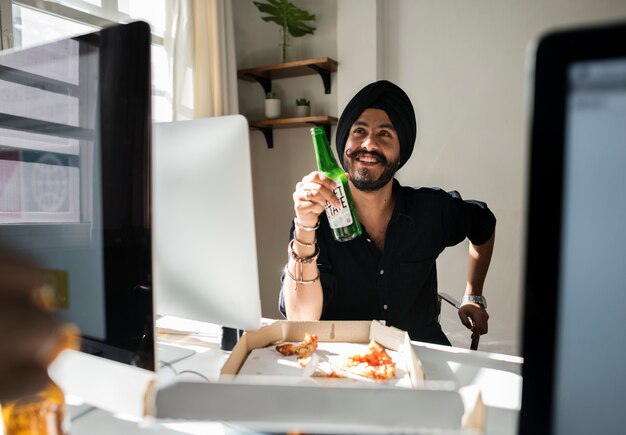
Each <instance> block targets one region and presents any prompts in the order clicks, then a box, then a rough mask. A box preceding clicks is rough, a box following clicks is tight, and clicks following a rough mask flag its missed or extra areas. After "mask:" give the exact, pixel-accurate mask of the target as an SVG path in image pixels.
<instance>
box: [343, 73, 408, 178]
mask: <svg viewBox="0 0 626 435" xmlns="http://www.w3.org/2000/svg"><path fill="white" fill-rule="evenodd" d="M365 109H380V110H384V111H385V112H386V113H387V116H389V120H390V121H391V123H392V124H393V127H394V129H395V130H396V132H397V134H398V138H399V139H400V167H402V166H403V165H404V164H405V163H406V162H407V160H409V157H411V153H413V146H414V145H415V136H416V135H417V123H416V122H415V111H414V110H413V105H412V104H411V100H410V99H409V96H408V95H407V94H406V93H405V92H404V91H403V90H402V89H400V87H398V86H396V85H394V84H393V83H391V82H388V81H387V80H379V81H377V82H374V83H370V84H369V85H367V86H365V87H364V88H363V89H361V90H360V91H359V92H358V93H357V94H356V95H355V96H354V97H352V99H351V100H350V102H349V103H348V105H347V106H346V108H345V109H344V111H343V113H342V114H341V117H340V118H339V122H338V123H337V137H336V141H335V142H336V146H337V155H338V156H339V160H340V161H341V162H343V152H344V149H345V148H346V141H347V140H348V135H349V134H350V128H351V127H352V124H354V122H355V121H356V120H357V119H358V118H359V116H361V113H363V111H364V110H365Z"/></svg>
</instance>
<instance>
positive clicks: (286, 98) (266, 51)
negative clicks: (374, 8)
mask: <svg viewBox="0 0 626 435" xmlns="http://www.w3.org/2000/svg"><path fill="white" fill-rule="evenodd" d="M296 4H297V6H298V7H301V8H303V9H305V10H307V11H309V12H311V13H312V14H314V15H315V16H316V22H315V27H316V28H317V30H316V32H315V35H313V36H311V35H307V36H304V37H301V38H295V39H292V40H291V47H289V51H288V59H287V60H297V59H306V58H311V57H330V58H333V59H337V44H336V39H337V38H336V35H337V2H336V1H334V0H300V1H296ZM233 12H234V16H235V42H236V50H237V68H239V69H241V68H250V67H255V66H261V65H270V64H273V63H279V62H280V49H279V39H280V38H279V32H278V26H277V25H276V24H274V23H266V22H265V21H262V20H261V18H260V17H261V14H260V12H259V11H258V9H257V8H256V6H254V4H253V3H252V1H251V0H235V1H233ZM331 85H332V93H331V94H329V95H326V94H325V93H324V87H323V84H322V79H321V78H320V77H319V75H311V76H306V77H297V78H291V79H284V80H277V81H274V82H273V84H272V90H274V91H275V92H276V93H277V94H278V96H279V97H280V98H281V99H282V106H283V113H285V114H287V115H288V114H289V113H293V111H295V108H294V106H295V100H296V98H299V97H305V98H307V99H309V100H310V101H311V113H312V114H313V115H317V114H319V115H323V114H325V115H333V116H337V91H336V89H337V88H336V86H337V81H336V75H335V74H333V76H332V82H331ZM263 107H264V94H263V88H262V87H261V86H260V85H259V84H257V83H250V82H245V81H243V80H239V109H240V111H241V113H242V114H244V115H246V116H248V117H249V119H262V118H265V115H264V114H263ZM333 134H334V130H333ZM250 141H251V156H252V177H253V178H252V179H253V183H254V201H255V218H256V232H257V249H258V253H259V281H260V285H261V301H262V305H263V315H264V316H266V317H275V318H277V317H279V316H280V314H279V313H278V291H279V288H280V282H279V278H280V274H281V271H282V268H283V267H284V265H285V263H286V262H287V242H288V241H289V228H290V225H291V220H292V219H293V216H294V212H293V202H292V200H291V194H292V193H293V190H294V188H295V185H296V183H297V182H298V181H300V180H301V179H302V177H303V176H304V175H305V174H308V173H309V172H311V171H314V170H315V169H316V168H317V165H316V162H315V154H314V153H313V144H312V142H311V134H310V132H309V129H308V128H291V129H282V130H274V148H273V149H268V148H267V145H266V143H265V139H264V137H263V135H262V134H261V133H260V132H258V131H251V133H250ZM242 272H243V271H242Z"/></svg>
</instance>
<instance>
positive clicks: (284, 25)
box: [253, 0, 315, 63]
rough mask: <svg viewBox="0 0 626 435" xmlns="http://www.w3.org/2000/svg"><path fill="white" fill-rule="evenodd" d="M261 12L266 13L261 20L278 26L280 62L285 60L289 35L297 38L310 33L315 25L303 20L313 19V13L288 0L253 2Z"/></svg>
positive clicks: (313, 30)
mask: <svg viewBox="0 0 626 435" xmlns="http://www.w3.org/2000/svg"><path fill="white" fill-rule="evenodd" d="M253 3H254V5H255V6H256V7H257V8H258V9H259V11H260V12H261V13H265V14H267V15H266V16H263V17H261V19H262V20H263V21H267V22H273V23H276V24H278V25H279V26H280V59H281V62H282V63H285V62H286V61H287V46H288V45H289V42H288V40H289V36H290V35H291V36H293V37H294V38H298V37H300V36H304V35H312V34H313V33H314V32H315V27H312V26H309V25H308V24H306V23H305V21H313V20H315V15H312V14H310V13H308V12H307V11H305V10H303V9H300V8H298V7H296V6H294V5H293V3H291V2H290V1H289V0H267V3H262V2H257V1H255V2H253Z"/></svg>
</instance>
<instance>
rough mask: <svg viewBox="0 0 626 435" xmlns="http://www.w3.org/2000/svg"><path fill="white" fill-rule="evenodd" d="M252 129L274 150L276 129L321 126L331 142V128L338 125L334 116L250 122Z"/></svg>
mask: <svg viewBox="0 0 626 435" xmlns="http://www.w3.org/2000/svg"><path fill="white" fill-rule="evenodd" d="M249 124H250V127H252V128H256V129H257V130H260V131H261V133H263V136H265V140H266V141H267V147H268V148H274V133H273V131H274V129H275V128H294V127H311V128H312V127H315V126H318V125H321V126H323V127H324V131H325V132H326V137H327V138H328V141H329V142H330V126H331V125H335V124H337V118H335V117H334V116H328V115H320V116H307V117H304V118H276V119H260V120H257V121H250V122H249Z"/></svg>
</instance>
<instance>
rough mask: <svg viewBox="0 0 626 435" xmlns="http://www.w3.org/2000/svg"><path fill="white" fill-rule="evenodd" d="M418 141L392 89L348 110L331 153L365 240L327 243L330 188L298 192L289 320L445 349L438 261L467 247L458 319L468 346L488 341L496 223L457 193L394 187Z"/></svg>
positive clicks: (311, 185) (320, 185) (367, 95)
mask: <svg viewBox="0 0 626 435" xmlns="http://www.w3.org/2000/svg"><path fill="white" fill-rule="evenodd" d="M416 131H417V126H416V121H415V112H414V110H413V106H412V104H411V101H410V100H409V98H408V96H407V95H406V93H405V92H404V91H403V90H402V89H400V88H399V87H398V86H396V85H394V84H393V83H390V82H388V81H378V82H375V83H372V84H370V85H368V86H366V87H365V88H363V89H362V90H361V91H359V92H358V93H357V94H356V95H355V96H354V98H353V99H352V100H351V101H350V102H349V103H348V105H347V106H346V108H345V110H344V112H343V114H342V115H341V118H340V119H339V123H338V125H337V138H336V146H337V154H338V156H339V158H340V160H341V161H342V165H343V167H344V170H346V172H347V174H348V177H349V182H350V189H351V192H352V195H353V198H354V203H355V206H356V210H357V214H358V216H359V219H360V221H361V224H362V226H363V235H362V236H361V237H357V238H356V239H353V240H351V241H349V242H345V243H339V242H336V241H335V240H334V239H333V236H332V231H331V229H330V227H329V225H328V220H327V218H326V215H325V213H323V212H324V204H325V203H326V201H328V202H330V203H331V204H332V205H334V206H335V207H339V203H338V200H337V198H336V197H335V196H334V194H333V189H334V187H335V186H334V182H333V181H332V180H330V179H328V178H327V177H325V176H324V175H323V174H321V173H319V172H313V173H311V174H309V175H307V176H305V177H304V178H303V179H302V181H301V182H299V183H298V184H297V186H296V189H295V192H294V193H293V201H294V210H295V214H296V218H295V220H294V224H293V225H292V228H291V235H290V244H289V261H288V263H287V265H286V267H285V272H284V273H283V276H282V278H281V280H282V289H281V294H280V299H279V305H280V310H281V312H282V313H283V315H285V316H286V317H287V318H288V319H290V320H317V319H322V320H331V319H333V320H371V319H378V320H382V321H385V323H386V324H387V325H391V326H395V327H397V328H400V329H402V330H405V331H407V332H408V333H409V335H410V337H411V339H413V340H418V341H427V342H432V343H439V344H448V345H449V344H450V342H449V341H448V339H447V338H446V336H445V334H444V333H443V331H442V330H441V326H440V324H439V322H438V316H439V304H438V301H437V269H436V266H435V260H436V258H437V257H438V255H439V254H440V253H441V252H442V251H443V250H444V249H445V248H446V247H448V246H453V245H456V244H458V243H460V242H461V241H463V240H464V239H465V238H466V237H468V238H469V239H470V248H469V259H468V275H467V285H466V289H465V296H464V298H463V300H464V302H463V305H462V307H461V309H460V310H459V316H460V318H461V321H462V322H463V324H464V325H465V326H466V327H467V328H469V329H472V331H473V332H472V335H473V337H476V336H478V335H480V334H485V333H487V321H488V318H489V315H488V314H487V311H486V309H485V308H486V301H485V299H484V298H483V297H482V290H483V283H484V280H485V276H486V274H487V270H488V268H489V262H490V259H491V253H492V251H493V245H494V234H495V217H494V216H493V214H492V213H491V211H490V210H489V209H488V208H487V206H486V205H485V204H484V203H482V202H478V201H463V200H462V199H461V197H460V196H459V195H458V193H456V192H452V193H446V192H444V191H442V190H440V189H429V188H419V189H414V188H411V187H404V186H401V185H400V184H399V183H398V182H397V180H395V179H394V175H395V173H396V171H397V170H398V169H400V168H401V167H402V166H403V165H404V164H405V163H406V162H407V160H408V159H409V157H410V156H411V153H412V151H413V146H414V143H415V137H416Z"/></svg>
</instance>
